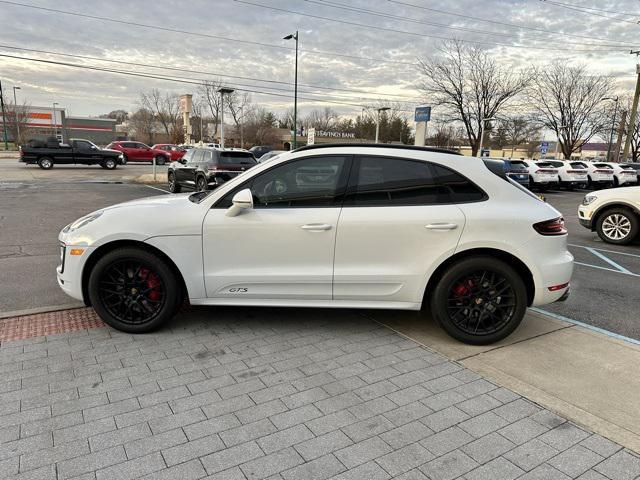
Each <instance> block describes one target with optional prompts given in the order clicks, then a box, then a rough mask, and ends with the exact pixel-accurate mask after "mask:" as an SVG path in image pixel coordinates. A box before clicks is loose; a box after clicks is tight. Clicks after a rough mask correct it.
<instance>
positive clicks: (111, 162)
mask: <svg viewBox="0 0 640 480" xmlns="http://www.w3.org/2000/svg"><path fill="white" fill-rule="evenodd" d="M100 166H101V167H102V168H104V169H106V170H115V168H116V167H117V166H118V162H116V161H115V159H113V158H106V159H104V160H103V161H102V162H101V163H100Z"/></svg>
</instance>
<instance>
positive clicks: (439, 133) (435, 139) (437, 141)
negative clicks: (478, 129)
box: [427, 122, 456, 148]
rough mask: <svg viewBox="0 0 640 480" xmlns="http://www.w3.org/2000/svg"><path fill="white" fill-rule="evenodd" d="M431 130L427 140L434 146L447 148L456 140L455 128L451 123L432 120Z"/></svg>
mask: <svg viewBox="0 0 640 480" xmlns="http://www.w3.org/2000/svg"><path fill="white" fill-rule="evenodd" d="M431 131H432V132H433V133H432V134H431V135H430V136H429V140H428V141H429V144H430V145H433V146H434V147H440V148H447V147H450V146H451V145H452V144H454V143H455V141H456V129H455V127H454V126H453V125H452V124H451V123H448V122H433V127H432V128H431ZM427 133H428V132H427Z"/></svg>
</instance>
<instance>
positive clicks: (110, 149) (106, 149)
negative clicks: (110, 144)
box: [100, 148, 122, 155]
mask: <svg viewBox="0 0 640 480" xmlns="http://www.w3.org/2000/svg"><path fill="white" fill-rule="evenodd" d="M100 151H101V152H103V153H113V154H114V155H122V152H121V151H120V150H113V149H112V148H101V149H100Z"/></svg>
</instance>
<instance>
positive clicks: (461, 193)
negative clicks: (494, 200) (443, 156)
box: [432, 165, 488, 203]
mask: <svg viewBox="0 0 640 480" xmlns="http://www.w3.org/2000/svg"><path fill="white" fill-rule="evenodd" d="M432 168H433V169H434V171H435V174H436V181H437V182H438V184H439V185H442V186H443V187H445V188H446V189H447V191H448V192H447V193H448V194H449V195H448V196H449V202H451V203H467V202H481V201H483V200H486V199H487V198H488V197H487V194H486V193H485V192H484V191H482V190H481V189H480V188H479V187H478V186H476V185H475V184H474V183H473V182H471V180H469V179H468V178H465V177H463V176H462V175H460V174H459V173H457V172H454V171H453V170H451V169H449V168H447V167H443V166H442V165H432Z"/></svg>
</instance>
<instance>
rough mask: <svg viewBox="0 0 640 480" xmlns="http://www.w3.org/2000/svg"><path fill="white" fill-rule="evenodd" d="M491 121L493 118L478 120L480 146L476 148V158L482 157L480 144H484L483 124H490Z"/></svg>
mask: <svg viewBox="0 0 640 480" xmlns="http://www.w3.org/2000/svg"><path fill="white" fill-rule="evenodd" d="M491 120H493V117H491V118H483V119H482V120H480V146H479V147H478V153H477V155H476V156H478V157H481V156H482V144H483V142H484V124H485V122H490V121H491Z"/></svg>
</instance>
